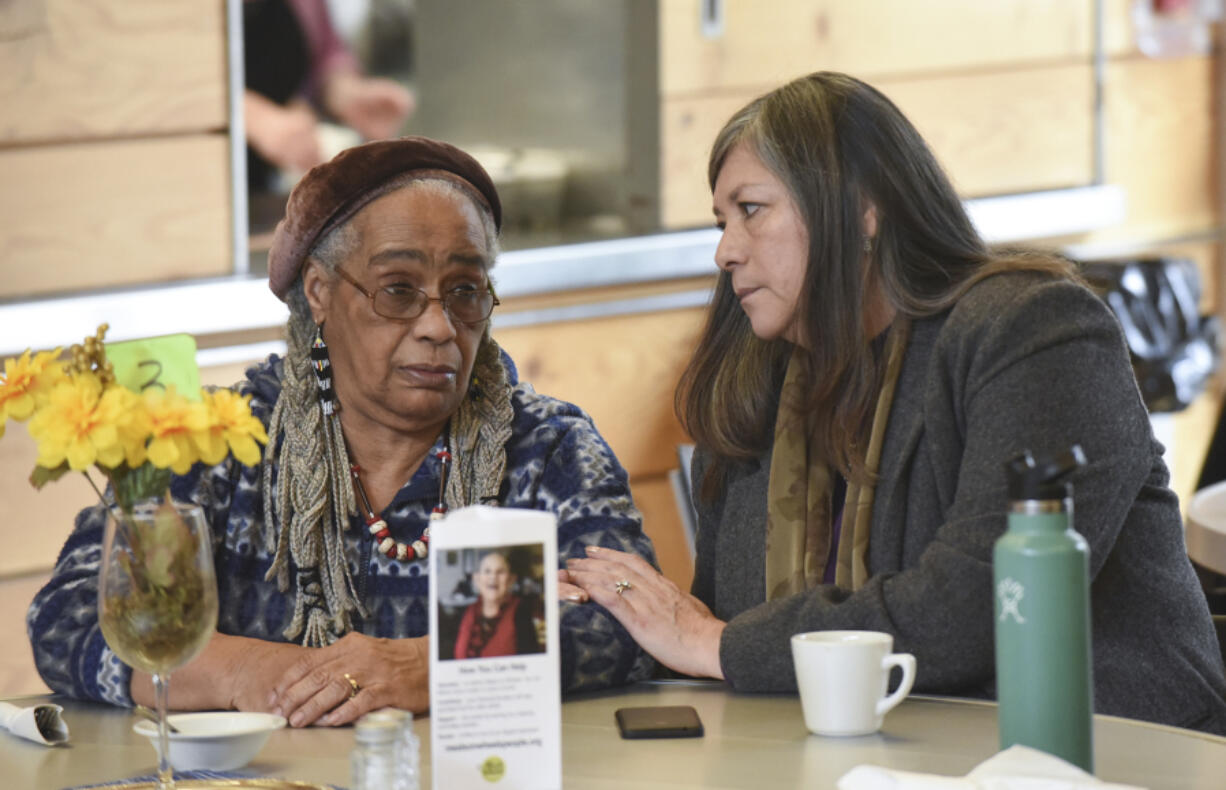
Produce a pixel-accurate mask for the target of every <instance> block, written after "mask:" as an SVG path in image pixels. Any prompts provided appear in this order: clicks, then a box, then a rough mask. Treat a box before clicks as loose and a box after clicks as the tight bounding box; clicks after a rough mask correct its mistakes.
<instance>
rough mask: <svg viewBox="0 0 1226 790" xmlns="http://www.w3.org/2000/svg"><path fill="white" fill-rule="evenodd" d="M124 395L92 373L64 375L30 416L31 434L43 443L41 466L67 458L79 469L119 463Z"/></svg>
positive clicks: (40, 454)
mask: <svg viewBox="0 0 1226 790" xmlns="http://www.w3.org/2000/svg"><path fill="white" fill-rule="evenodd" d="M123 408H124V406H123V398H122V396H121V394H120V393H119V391H118V390H117V389H116V388H113V387H112V388H110V389H104V388H103V386H102V382H100V381H99V380H98V377H97V376H95V375H94V374H92V373H78V374H77V375H75V376H72V377H69V378H64V379H62V380H61V381H60V382H59V383H58V384H56V385H55V387H54V389H52V390H51V394H50V396H49V398H48V401H47V404H46V405H45V406H43V407H42V408H40V409H38V412H37V413H36V414H35V415H34V418H33V419H32V420H30V435H31V436H33V437H34V439H35V440H36V441H37V442H38V464H39V466H44V467H46V468H48V469H54V468H55V467H57V466H59V465H60V464H62V463H64V461H67V462H68V467H69V468H70V469H72V470H73V471H82V470H84V469H87V468H89V467H90V466H92V465H93V464H95V463H97V464H99V465H101V466H105V467H115V466H118V465H119V464H120V463H121V462H122V461H123V460H124V451H123V445H122V444H121V443H120V441H119V430H118V427H117V426H118V424H119V423H120V422H121V421H122V419H123Z"/></svg>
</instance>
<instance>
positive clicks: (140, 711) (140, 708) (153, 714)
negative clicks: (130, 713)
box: [132, 705, 179, 733]
mask: <svg viewBox="0 0 1226 790" xmlns="http://www.w3.org/2000/svg"><path fill="white" fill-rule="evenodd" d="M132 710H134V711H135V712H136V715H138V716H143V717H145V718H146V719H148V720H149V721H151V722H154V723H155V724H156V723H157V721H158V714H157V711H154V710H150V709H149V708H146V707H145V706H144V705H133V706H132ZM166 729H168V730H169V731H170V732H173V733H178V732H179V728H178V727H176V726H175V725H173V724H171V723H170V719H167V720H166Z"/></svg>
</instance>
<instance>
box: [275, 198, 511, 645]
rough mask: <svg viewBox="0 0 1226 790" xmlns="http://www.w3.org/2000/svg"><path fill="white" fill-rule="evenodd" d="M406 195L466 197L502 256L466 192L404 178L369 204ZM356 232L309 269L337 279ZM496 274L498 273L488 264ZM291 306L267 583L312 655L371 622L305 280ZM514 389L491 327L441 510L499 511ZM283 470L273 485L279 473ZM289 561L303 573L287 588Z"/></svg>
mask: <svg viewBox="0 0 1226 790" xmlns="http://www.w3.org/2000/svg"><path fill="white" fill-rule="evenodd" d="M402 188H413V189H418V188H424V189H429V190H431V191H437V192H438V193H439V194H448V193H450V194H460V195H463V196H465V197H466V198H468V199H469V200H470V201H471V202H472V203H473V204H474V205H475V206H476V207H477V209H478V214H479V215H480V217H481V220H482V224H483V226H484V230H485V237H486V240H487V244H488V248H489V250H490V260H491V261H493V260H494V259H495V258H496V256H497V233H496V231H495V229H494V222H493V217H492V216H491V215H490V214H489V212H488V210H487V209H486V208H485V207H484V204H483V202H482V201H480V200H477V199H476V198H475V196H474V195H473V194H469V192H468V190H466V189H464V188H463V187H462V186H461V185H458V184H456V183H455V182H453V181H450V180H445V179H438V178H429V177H426V178H421V177H415V176H414V175H413V174H411V173H410V174H405V175H402V176H399V177H397V178H395V179H392V180H391V181H389V182H387V183H386V184H384V185H382V186H380V187H378V188H377V189H376V191H375V194H374V196H373V197H372V198H371V199H372V200H373V199H375V198H377V197H379V196H380V195H383V194H386V193H388V192H391V191H394V190H396V189H402ZM357 243H358V238H357V233H356V231H354V230H353V228H352V226H351V221H350V222H346V223H344V224H342V225H340V226H338V227H337V228H335V229H334V230H332V231H331V232H330V233H329V234H328V235H327V236H325V237H324V238H323V239H321V240H320V241H319V243H318V244H316V245H315V247H314V248H313V249H312V250H311V253H310V255H309V256H308V258H309V259H311V260H314V261H316V262H317V263H319V264H320V265H321V266H322V267H323V268H324V269H325V270H326V271H327V272H329V273H330V274H333V275H335V272H336V270H337V268H339V266H340V265H341V263H343V262H344V261H345V260H346V259H347V258H348V257H349V255H350V254H351V253H352V252H353V250H354V248H355V247H356V246H357ZM491 265H492V264H491ZM287 301H288V303H289V308H290V319H289V324H288V327H287V334H288V338H287V341H288V343H287V345H288V351H287V354H286V358H285V362H284V372H283V374H282V388H281V395H280V397H278V398H277V403H276V405H275V406H274V407H273V412H272V417H271V419H270V421H269V426H268V433H269V436H270V437H272V440H273V441H274V442H276V441H277V439H278V437H280V444H279V445H274V446H276V447H278V451H277V453H276V456H275V458H274V459H273V460H272V461H271V462H268V463H265V465H264V475H263V499H264V503H265V535H264V538H265V544H266V547H267V550H268V551H270V552H274V557H273V563H272V567H270V568H269V569H268V573H267V575H266V577H265V578H266V579H267V580H272V579H274V578H275V579H276V580H277V587H278V588H279V589H280V590H281V591H282V592H287V591H288V590H289V586H290V582H291V581H293V582H294V587H295V591H294V592H295V600H294V610H293V617H292V619H291V621H290V623H289V625H288V626H287V627H286V628H285V631H284V632H283V634H284V636H285V638H286V639H289V640H297V639H298V638H299V637H301V638H302V643H303V644H304V645H307V646H309V647H317V646H322V645H326V644H330V643H331V642H333V641H335V640H336V639H337V638H339V637H340V636H341V635H343V634H345V633H346V632H348V631H349V630H350V629H351V628H352V623H353V621H352V616H353V613H354V612H357V613H359V614H361V615H362V616H365V615H366V612H365V609H364V608H363V606H362V604H361V601H360V600H359V598H358V595H357V590H356V587H355V585H354V583H353V578H352V577H351V575H350V573H349V565H348V563H347V562H346V560H345V531H346V530H347V529H348V528H349V524H350V516H351V514H353V513H356V512H359V511H358V509H357V502H356V500H355V498H354V491H353V482H352V480H351V479H350V476H349V453H348V451H347V450H346V448H345V437H344V434H343V432H342V430H341V423H340V416H339V413H338V412H334V413H333V414H332V415H331V416H324V414H323V410H322V409H321V408H320V406H319V388H318V385H317V384H316V381H315V374H314V372H313V371H312V370H311V361H310V349H311V344H312V342H313V340H314V338H315V333H316V331H317V327H316V326H315V323H314V320H313V318H312V315H311V309H310V305H309V304H308V302H307V299H306V293H305V291H304V288H303V282H302V278H301V276H299V278H298V281H297V282H296V283H295V284H294V286H293V288H292V289H291V290H290V293H289V295H288V298H287ZM511 389H512V388H511V385H510V381H509V377H508V375H507V370H506V367H505V366H504V365H503V363H502V352H501V350H500V349H499V347H498V344H497V343H495V342H494V339H493V338H492V337H490V334H489V325H488V323H487V324H486V328H485V332H484V334H483V335H482V337H481V343H480V345H479V347H478V349H477V358H476V360H475V362H474V365H473V376H472V381H471V382H470V383H469V391H468V396H467V397H465V398H464V399H463V401H462V402H461V404H460V407H459V410H458V411H457V413H456V414H455V415H454V417H453V418H452V420H451V452H452V458H453V459H454V460H453V466H452V472H451V474H450V475H449V476H448V479H447V486H446V491H445V492H444V494H443V501H444V504H445V505H446V506H447V507H448V509H451V508H457V507H463V506H465V505H470V504H479V503H487V504H488V503H496V502H497V499H498V493H499V489H500V487H501V485H502V479H503V477H504V475H505V472H506V442H507V440H508V439H509V438H510V436H511V420H512V418H513V416H514V413H513V409H512V406H511ZM274 466H275V467H276V469H277V474H276V479H275V481H274V479H273V478H274V475H273V468H274ZM290 560H292V562H293V565H294V567H296V568H297V573H296V577H295V578H294V579H292V580H291V578H290Z"/></svg>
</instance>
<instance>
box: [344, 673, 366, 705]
mask: <svg viewBox="0 0 1226 790" xmlns="http://www.w3.org/2000/svg"><path fill="white" fill-rule="evenodd" d="M345 681H346V682H347V683H349V699H353V698H354V697H356V696H357V695H358V692H359V691H361V690H362V687H361V686H359V685H358V681H357V680H356V679H355V678H354V677H353V675H350V674H349V673H348V672H346V673H345Z"/></svg>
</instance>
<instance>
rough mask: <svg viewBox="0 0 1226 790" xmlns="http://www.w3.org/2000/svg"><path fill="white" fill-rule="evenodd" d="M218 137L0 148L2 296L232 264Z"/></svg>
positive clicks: (193, 273)
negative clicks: (2, 218) (2, 219)
mask: <svg viewBox="0 0 1226 790" xmlns="http://www.w3.org/2000/svg"><path fill="white" fill-rule="evenodd" d="M228 150H229V146H228V138H227V137H226V136H224V135H221V134H215V135H194V136H188V137H175V138H166V139H150V140H117V141H107V142H96V143H85V144H79V145H62V146H59V145H57V146H37V147H32V148H19V149H8V150H4V149H0V174H3V176H2V177H0V216H2V217H4V222H3V224H0V269H2V270H3V271H4V274H5V276H4V277H3V278H0V297H12V296H29V295H36V294H42V293H46V292H53V291H67V290H78V289H81V290H84V289H90V288H98V287H103V286H115V285H127V284H133V283H149V282H166V281H172V280H177V279H181V278H188V277H208V276H215V275H220V274H225V273H228V272H229V271H230V270H231V267H232V263H231V246H230V233H231V229H230V208H229V207H230V184H229V168H228Z"/></svg>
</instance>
